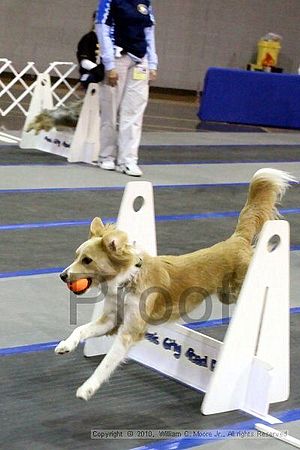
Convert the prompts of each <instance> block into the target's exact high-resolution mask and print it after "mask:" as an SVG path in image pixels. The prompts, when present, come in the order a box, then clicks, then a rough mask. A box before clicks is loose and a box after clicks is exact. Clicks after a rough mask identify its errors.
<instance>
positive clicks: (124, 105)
mask: <svg viewBox="0 0 300 450" xmlns="http://www.w3.org/2000/svg"><path fill="white" fill-rule="evenodd" d="M97 11H98V12H97V17H96V33H97V36H98V40H99V43H100V47H101V56H102V61H103V64H104V66H105V79H104V81H103V82H102V83H101V85H100V105H101V150H100V156H99V166H100V167H101V168H102V169H104V170H117V171H118V172H122V173H124V174H127V175H131V176H136V177H139V176H141V175H142V171H141V169H140V168H139V167H138V165H137V163H138V149H139V144H140V140H141V133H142V122H143V115H144V111H145V108H146V106H147V102H148V96H149V81H151V80H155V79H156V74H157V54H156V49H155V34H154V29H155V21H154V16H153V12H152V5H151V1H150V0H100V1H99V5H98V10H97ZM117 118H118V119H119V123H118V129H117Z"/></svg>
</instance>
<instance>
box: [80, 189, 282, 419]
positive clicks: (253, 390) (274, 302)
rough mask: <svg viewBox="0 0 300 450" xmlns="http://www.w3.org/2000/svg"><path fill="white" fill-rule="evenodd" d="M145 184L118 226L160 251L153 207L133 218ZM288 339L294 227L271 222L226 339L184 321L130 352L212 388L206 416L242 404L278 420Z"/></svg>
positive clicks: (88, 347) (89, 347) (152, 332)
mask: <svg viewBox="0 0 300 450" xmlns="http://www.w3.org/2000/svg"><path fill="white" fill-rule="evenodd" d="M144 189H145V186H144V184H143V182H133V183H129V184H128V185H127V186H126V190H125V193H124V196H123V199H122V203H121V207H120V211H119V216H118V224H120V225H121V228H122V229H123V230H124V231H126V232H127V233H128V235H129V237H130V239H131V240H136V241H137V242H138V243H140V244H142V245H144V246H145V250H147V249H146V247H148V248H150V250H151V251H152V254H156V246H155V249H154V244H155V242H154V241H153V235H155V222H154V207H153V208H152V211H151V210H150V208H148V209H147V210H146V211H143V210H141V213H140V216H139V223H134V222H133V218H134V215H133V213H132V208H133V204H134V203H133V200H132V199H133V198H134V197H136V198H137V197H143V196H144V192H145V191H144ZM129 193H130V195H129ZM147 195H150V192H149V186H147ZM144 212H146V213H147V214H145V215H144V216H143V213H144ZM151 215H152V220H151V227H153V229H152V234H150V235H148V233H145V230H144V227H145V225H146V224H147V221H148V219H149V217H150V216H151ZM139 232H140V233H141V234H139ZM148 238H149V239H148ZM155 245H156V244H155ZM154 250H155V251H154ZM151 251H150V253H151ZM101 305H103V302H102V303H98V304H96V306H95V309H94V315H93V319H96V318H97V317H98V316H99V313H101ZM289 336H290V332H289V224H288V222H286V221H283V220H276V221H268V222H267V223H265V225H264V226H263V229H262V231H261V233H260V237H259V240H258V243H257V246H256V249H255V252H254V255H253V258H252V261H251V263H250V266H249V269H248V272H247V275H246V277H245V280H244V283H243V286H242V289H241V292H240V295H239V299H238V301H237V304H236V307H235V310H234V313H233V315H232V318H231V321H230V324H229V326H228V330H227V333H226V336H225V340H224V342H221V341H218V340H216V339H213V338H211V337H209V336H206V335H205V334H203V333H198V332H196V331H194V330H190V329H188V328H186V327H184V326H182V325H179V324H172V323H167V324H165V325H159V326H155V325H151V326H150V327H149V329H148V331H147V333H146V336H145V339H144V341H142V342H141V343H139V344H137V345H136V346H135V347H133V348H132V349H131V351H130V352H129V357H130V358H131V359H133V360H135V361H137V362H140V363H142V364H143V365H145V366H148V367H150V368H152V369H155V370H157V371H158V372H161V373H163V374H165V375H168V376H170V377H171V378H174V379H176V380H178V381H181V382H183V383H184V384H186V385H188V386H190V387H192V388H195V389H197V390H199V391H202V392H205V393H206V394H205V396H204V400H203V402H202V406H201V410H202V413H203V414H205V415H210V414H216V413H222V412H227V411H232V410H237V409H240V410H243V411H245V412H247V413H249V414H251V415H254V416H256V417H259V418H262V419H263V420H265V421H267V422H270V423H275V422H276V419H275V420H274V418H272V417H271V416H269V415H268V411H269V406H270V404H272V403H276V402H281V401H285V400H287V399H288V397H289V387H290V386H289V380H290V365H289V348H290V346H289ZM90 341H91V342H90ZM110 345H111V340H110V339H109V340H108V338H106V337H100V338H93V339H90V340H88V341H87V342H86V344H85V349H84V353H85V355H86V356H94V355H97V354H104V353H106V352H107V351H108V349H109V347H110Z"/></svg>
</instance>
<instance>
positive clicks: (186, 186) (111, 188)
mask: <svg viewBox="0 0 300 450" xmlns="http://www.w3.org/2000/svg"><path fill="white" fill-rule="evenodd" d="M222 186H223V187H231V186H249V183H246V182H245V183H200V184H153V187H154V189H170V188H171V189H176V188H178V189H193V188H212V187H222ZM124 189H125V185H124V186H89V187H79V188H76V187H65V188H64V187H60V188H55V187H53V188H27V189H26V188H25V189H0V194H31V193H39V192H68V191H69V192H80V191H123V190H124Z"/></svg>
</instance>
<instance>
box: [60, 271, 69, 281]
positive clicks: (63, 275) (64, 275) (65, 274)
mask: <svg viewBox="0 0 300 450" xmlns="http://www.w3.org/2000/svg"><path fill="white" fill-rule="evenodd" d="M59 276H60V279H61V280H62V281H63V282H64V283H66V282H67V279H68V274H67V272H62V273H61V274H60V275H59Z"/></svg>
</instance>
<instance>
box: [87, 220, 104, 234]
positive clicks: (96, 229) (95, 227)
mask: <svg viewBox="0 0 300 450" xmlns="http://www.w3.org/2000/svg"><path fill="white" fill-rule="evenodd" d="M104 229H105V226H104V225H103V222H102V220H101V219H100V217H95V218H94V219H93V220H92V223H91V225H90V236H89V237H90V238H92V237H102V236H103V232H104Z"/></svg>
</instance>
